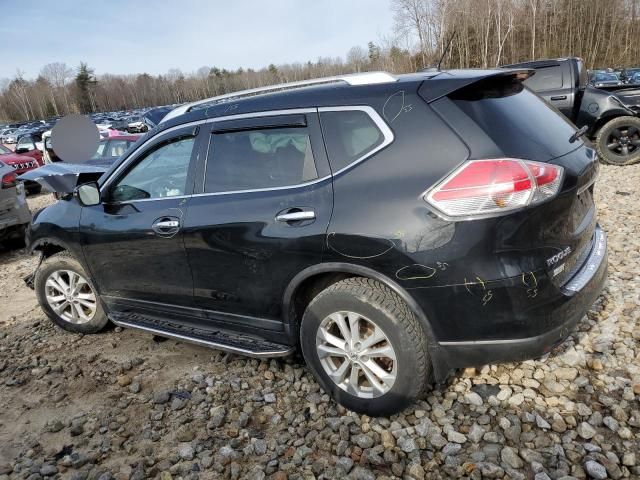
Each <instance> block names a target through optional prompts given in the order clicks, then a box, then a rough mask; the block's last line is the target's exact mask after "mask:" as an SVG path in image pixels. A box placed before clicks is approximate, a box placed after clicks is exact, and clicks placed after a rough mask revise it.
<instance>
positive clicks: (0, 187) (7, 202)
mask: <svg viewBox="0 0 640 480" xmlns="http://www.w3.org/2000/svg"><path fill="white" fill-rule="evenodd" d="M30 221H31V212H30V211H29V207H28V205H27V199H26V197H25V193H24V185H23V184H22V183H21V182H19V181H18V179H17V174H16V172H15V170H14V169H13V168H12V167H11V166H9V165H5V164H4V162H3V161H0V242H6V241H10V240H14V241H18V242H19V243H22V244H23V242H24V238H25V231H26V228H27V225H29V222H30Z"/></svg>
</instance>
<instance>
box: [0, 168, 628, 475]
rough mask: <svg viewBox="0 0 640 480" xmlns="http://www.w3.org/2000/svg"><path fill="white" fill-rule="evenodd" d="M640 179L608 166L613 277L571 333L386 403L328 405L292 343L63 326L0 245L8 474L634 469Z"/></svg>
mask: <svg viewBox="0 0 640 480" xmlns="http://www.w3.org/2000/svg"><path fill="white" fill-rule="evenodd" d="M638 185H640V165H636V166H630V167H622V168H616V167H603V168H602V173H601V177H600V180H599V183H598V187H597V201H598V207H599V210H600V221H601V224H602V225H603V227H604V228H605V229H606V231H607V232H608V235H609V245H610V253H609V261H610V273H609V281H608V285H607V287H606V289H605V291H604V292H603V295H602V296H601V297H600V299H599V300H598V301H597V303H596V305H594V307H593V309H592V310H591V311H590V312H589V313H588V315H587V316H586V317H585V318H584V319H583V320H582V322H581V323H580V325H579V327H578V330H577V331H576V332H574V333H573V334H572V335H571V336H570V337H569V338H568V339H567V340H566V342H564V344H562V345H561V346H559V347H558V348H557V349H556V350H555V351H554V352H552V353H551V354H550V355H548V356H546V357H544V358H541V359H538V360H535V361H527V362H524V363H517V364H507V365H496V366H493V365H492V366H485V367H483V368H480V369H467V370H465V371H459V372H456V374H455V376H454V375H452V376H451V377H450V379H449V381H448V382H447V384H445V385H441V386H438V387H436V388H435V389H434V390H433V391H431V392H430V393H429V394H428V395H427V396H426V398H424V400H422V401H419V402H418V403H416V405H415V406H414V407H412V408H410V409H407V410H406V411H405V412H403V413H402V414H399V415H395V416H393V417H391V418H369V417H366V416H362V415H356V414H353V413H350V412H347V411H345V410H344V409H342V408H340V407H338V406H337V405H336V404H334V403H333V402H331V401H330V400H329V398H328V396H327V395H325V394H324V393H323V392H322V390H320V388H319V387H318V385H317V384H316V383H315V382H314V380H313V378H312V377H311V375H310V374H309V373H308V372H307V370H306V369H305V367H304V365H303V364H302V363H301V362H300V361H299V360H296V359H291V360H277V361H276V360H273V361H256V360H250V359H246V358H241V357H237V356H234V355H227V354H223V353H220V352H216V351H212V350H208V349H204V348H199V347H194V346H192V345H188V344H184V343H179V342H175V341H173V340H167V341H162V340H161V339H159V338H154V337H152V336H151V335H148V334H145V333H140V332H135V331H132V330H127V331H121V330H120V329H118V328H116V329H111V330H110V331H107V332H106V333H103V334H100V335H94V336H77V335H72V334H68V333H64V332H63V331H62V330H60V329H57V328H54V327H53V326H52V324H50V322H49V321H47V319H46V318H45V317H44V315H43V314H42V312H41V311H40V309H39V308H38V307H37V305H36V302H35V299H34V296H33V292H31V291H30V290H28V289H27V288H26V287H24V286H23V285H22V280H21V277H22V276H24V275H26V274H27V273H29V272H30V271H31V269H32V268H33V267H34V265H35V261H34V259H32V258H29V257H26V256H25V255H24V252H21V251H13V252H6V251H3V252H0V301H1V303H2V308H1V309H0V480H4V479H6V478H7V477H10V478H28V479H33V480H37V479H41V478H43V477H50V478H54V477H59V478H73V479H85V478H88V479H96V480H109V479H111V478H117V479H129V478H131V479H136V480H138V479H142V478H146V477H153V478H160V479H162V480H168V479H171V478H250V479H262V478H273V479H286V478H289V479H294V478H305V479H307V478H344V477H345V476H349V477H350V478H355V479H374V478H378V479H380V478H394V477H395V478H398V477H399V478H415V479H422V478H471V479H481V478H513V479H525V478H526V479H531V478H535V479H536V480H544V479H548V478H553V479H558V478H564V479H569V478H598V479H599V478H640V466H638V465H639V462H640V448H639V446H640V404H639V399H640V366H639V365H640V347H639V346H638V342H639V340H640V324H639V322H638V319H639V317H640V308H639V303H640V299H639V298H640V276H639V274H638V271H639V267H640V265H639V258H640V239H639V235H638V234H639V233H640V225H639V224H640V217H639V216H638V214H637V210H638V207H637V206H638V204H640V191H639V189H638ZM49 198H50V197H47V196H40V197H36V198H33V199H31V200H30V201H31V202H33V203H40V204H44V203H45V202H46V201H47V200H48V199H49ZM16 305H17V306H16Z"/></svg>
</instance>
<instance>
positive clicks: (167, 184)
mask: <svg viewBox="0 0 640 480" xmlns="http://www.w3.org/2000/svg"><path fill="white" fill-rule="evenodd" d="M149 193H151V198H164V197H175V196H176V195H180V194H182V188H181V187H180V185H179V184H178V182H177V181H176V179H175V178H172V177H160V178H156V179H155V180H154V181H153V182H151V185H150V186H149Z"/></svg>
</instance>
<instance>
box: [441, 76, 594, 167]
mask: <svg viewBox="0 0 640 480" xmlns="http://www.w3.org/2000/svg"><path fill="white" fill-rule="evenodd" d="M449 98H450V99H451V100H453V102H454V103H455V104H456V105H457V106H458V108H460V110H462V111H463V112H464V113H465V114H466V115H467V116H468V117H470V118H471V119H472V120H473V121H474V122H475V123H476V124H477V125H478V126H479V127H480V128H481V129H482V130H483V131H484V132H485V133H486V134H487V136H489V138H491V140H493V142H494V143H495V144H496V145H497V146H498V147H499V148H500V150H502V152H503V154H504V155H505V156H510V157H516V158H527V159H530V160H550V159H552V158H555V157H558V156H560V155H564V154H565V153H568V152H570V151H571V150H574V149H575V148H577V147H578V146H580V145H582V142H581V141H580V140H578V141H576V142H574V143H569V137H571V135H573V133H574V132H575V130H576V129H575V127H574V126H573V125H572V124H571V123H569V121H568V120H567V119H566V118H565V117H564V116H563V115H562V114H561V113H560V112H558V111H557V110H555V109H554V108H552V107H550V106H549V105H548V104H547V103H546V102H545V101H544V100H542V99H541V98H540V97H538V96H537V95H536V94H535V93H533V92H531V91H530V90H528V89H527V88H525V87H524V86H523V85H522V83H521V82H520V81H517V80H515V79H513V78H512V77H505V78H504V79H496V78H489V79H487V80H483V81H481V82H477V83H475V84H473V85H471V86H469V87H465V88H463V89H461V90H458V91H456V92H454V93H452V94H450V95H449Z"/></svg>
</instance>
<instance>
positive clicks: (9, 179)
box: [1, 172, 18, 188]
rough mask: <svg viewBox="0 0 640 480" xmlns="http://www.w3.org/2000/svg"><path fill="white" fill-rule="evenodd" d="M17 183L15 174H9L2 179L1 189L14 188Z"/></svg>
mask: <svg viewBox="0 0 640 480" xmlns="http://www.w3.org/2000/svg"><path fill="white" fill-rule="evenodd" d="M17 182H18V175H16V173H15V172H10V173H7V174H5V175H4V176H3V177H2V183H1V184H2V188H11V187H15V186H16V183H17Z"/></svg>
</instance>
